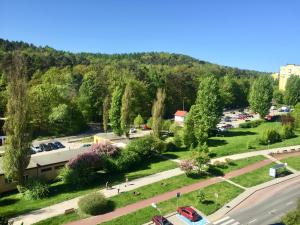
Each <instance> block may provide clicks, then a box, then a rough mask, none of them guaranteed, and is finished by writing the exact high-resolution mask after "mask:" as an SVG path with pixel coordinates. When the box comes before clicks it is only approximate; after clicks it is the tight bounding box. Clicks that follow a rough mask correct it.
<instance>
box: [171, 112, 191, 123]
mask: <svg viewBox="0 0 300 225" xmlns="http://www.w3.org/2000/svg"><path fill="white" fill-rule="evenodd" d="M187 113H188V112H187V111H181V110H177V112H176V113H175V114H174V121H175V123H177V124H179V125H183V123H184V118H185V117H186V115H187Z"/></svg>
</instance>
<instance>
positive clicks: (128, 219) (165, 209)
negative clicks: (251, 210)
mask: <svg viewBox="0 0 300 225" xmlns="http://www.w3.org/2000/svg"><path fill="white" fill-rule="evenodd" d="M203 191H204V193H205V195H206V201H205V202H204V203H200V201H199V198H198V191H194V192H190V193H188V194H185V195H182V196H181V197H180V199H179V205H180V206H184V205H191V206H194V207H196V208H197V209H199V210H200V211H202V212H203V213H204V214H206V215H209V214H212V213H213V212H215V211H216V210H218V209H219V208H221V207H222V206H223V205H224V204H226V203H227V202H229V201H230V200H231V199H233V198H235V197H236V196H238V195H239V194H240V193H242V189H240V188H238V187H236V186H234V185H231V184H229V183H227V182H221V183H218V184H213V185H210V186H208V187H205V188H203ZM215 193H218V195H219V197H218V200H216V199H215V197H214V194H215ZM176 205H177V204H176V198H173V199H170V200H167V201H164V202H161V203H159V204H158V207H159V209H160V210H161V211H162V214H164V215H165V214H168V213H171V212H173V211H176ZM157 214H158V212H157V210H155V209H153V208H152V207H146V208H144V209H140V210H138V211H136V212H133V213H130V214H128V215H125V216H122V217H119V218H116V219H114V220H111V221H108V222H106V223H102V224H103V225H124V224H126V225H140V224H144V223H146V222H149V221H150V220H151V218H152V217H153V216H154V215H157Z"/></svg>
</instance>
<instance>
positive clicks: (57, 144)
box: [53, 141, 65, 148]
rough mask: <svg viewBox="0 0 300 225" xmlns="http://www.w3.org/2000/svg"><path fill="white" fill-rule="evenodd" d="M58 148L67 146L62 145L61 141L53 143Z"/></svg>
mask: <svg viewBox="0 0 300 225" xmlns="http://www.w3.org/2000/svg"><path fill="white" fill-rule="evenodd" d="M53 144H54V145H55V146H56V147H57V148H65V146H64V145H63V144H62V143H60V142H59V141H56V142H54V143H53Z"/></svg>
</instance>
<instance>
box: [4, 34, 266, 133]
mask: <svg viewBox="0 0 300 225" xmlns="http://www.w3.org/2000/svg"><path fill="white" fill-rule="evenodd" d="M13 52H18V53H19V55H22V59H23V64H25V66H26V73H27V76H28V78H29V80H30V94H31V98H30V100H31V101H32V115H33V124H34V126H35V129H36V131H37V132H39V133H41V132H44V133H49V134H54V133H72V132H77V131H79V130H80V129H82V127H83V126H84V124H85V123H86V122H90V121H101V118H102V111H103V110H102V106H103V102H104V99H105V98H106V97H108V98H110V97H111V96H112V92H113V91H114V90H115V88H116V87H117V86H120V87H122V88H123V89H124V87H125V85H126V84H127V83H128V82H132V83H133V85H132V87H133V89H134V90H133V93H134V98H135V101H134V102H135V103H134V104H135V106H134V109H133V110H132V117H134V116H136V115H137V114H141V115H142V116H143V118H144V119H145V120H146V119H148V118H149V117H150V116H151V105H152V102H153V99H154V98H155V93H156V90H157V88H158V87H163V88H165V89H166V94H167V98H166V106H165V116H166V117H171V116H172V115H173V114H174V112H175V111H176V110H177V109H181V108H182V107H183V102H184V104H185V109H189V107H190V106H191V105H192V104H193V103H194V100H195V97H196V92H197V87H198V84H199V81H200V80H201V76H205V75H208V74H213V75H215V76H217V77H219V80H220V88H221V89H224V88H225V89H226V88H227V89H228V88H229V89H230V88H231V89H234V91H235V93H233V94H234V95H235V96H233V97H232V98H226V99H230V101H228V102H225V106H228V107H236V106H242V105H247V100H246V99H247V98H246V97H247V94H248V89H249V85H250V82H251V79H252V78H253V77H255V76H256V75H258V74H261V73H260V72H257V71H250V70H241V69H237V68H231V67H225V66H219V65H216V64H212V63H209V62H205V61H201V60H198V59H195V58H192V57H189V56H186V55H182V54H170V53H164V52H147V53H129V54H100V53H99V54H94V53H70V52H65V51H58V50H55V49H53V48H51V47H48V46H45V47H37V46H34V45H32V44H27V43H24V42H15V41H7V40H3V39H0V75H1V80H0V116H3V114H4V111H5V104H6V78H7V74H9V73H8V71H9V68H10V66H12V64H13V61H11V53H13ZM216 54H217V53H216ZM233 87H234V88H233ZM226 92H227V91H226ZM224 93H225V91H224ZM242 97H243V98H242ZM241 98H242V99H241ZM49 127H51V129H52V130H49Z"/></svg>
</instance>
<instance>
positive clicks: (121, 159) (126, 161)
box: [115, 149, 141, 171]
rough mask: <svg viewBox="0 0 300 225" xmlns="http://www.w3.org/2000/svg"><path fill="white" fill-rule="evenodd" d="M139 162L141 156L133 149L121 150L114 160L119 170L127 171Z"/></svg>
mask: <svg viewBox="0 0 300 225" xmlns="http://www.w3.org/2000/svg"><path fill="white" fill-rule="evenodd" d="M140 162H141V157H140V156H139V154H138V153H137V152H135V151H128V150H126V149H124V150H122V151H121V153H120V155H119V156H118V158H117V159H116V160H115V164H116V167H117V169H118V170H119V171H127V170H130V169H132V168H134V167H135V166H137V165H138V164H139V163H140Z"/></svg>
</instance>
